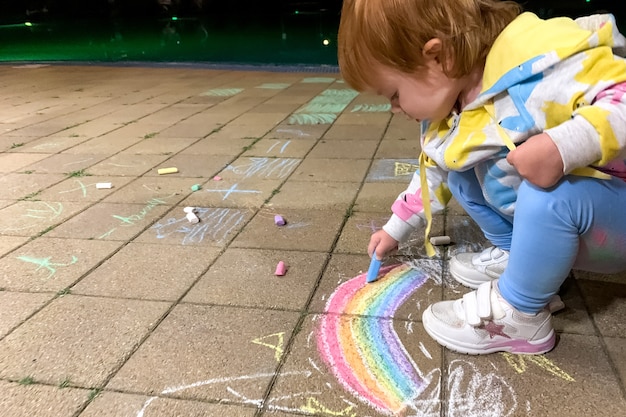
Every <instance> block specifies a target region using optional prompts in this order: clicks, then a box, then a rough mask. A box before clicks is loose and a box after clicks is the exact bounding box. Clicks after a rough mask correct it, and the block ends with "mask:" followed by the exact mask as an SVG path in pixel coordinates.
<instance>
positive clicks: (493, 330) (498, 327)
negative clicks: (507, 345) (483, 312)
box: [478, 320, 511, 339]
mask: <svg viewBox="0 0 626 417" xmlns="http://www.w3.org/2000/svg"><path fill="white" fill-rule="evenodd" d="M478 328H479V329H482V330H487V332H489V338H490V339H493V337H494V336H496V335H497V336H502V337H506V338H507V339H510V338H511V336H509V335H508V334H506V333H504V332H503V331H502V330H503V329H504V325H503V324H495V323H494V322H493V321H492V320H489V321H488V322H487V324H484V323H483V324H481V325H480V326H478Z"/></svg>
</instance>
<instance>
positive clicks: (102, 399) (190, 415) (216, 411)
mask: <svg viewBox="0 0 626 417" xmlns="http://www.w3.org/2000/svg"><path fill="white" fill-rule="evenodd" d="M255 412H256V407H254V408H253V407H252V406H248V407H242V406H233V405H227V404H216V403H206V402H200V401H189V400H176V399H171V398H167V397H158V396H153V397H148V396H146V395H136V394H124V393H118V392H103V393H101V394H99V395H98V396H97V397H96V398H95V400H93V401H92V402H91V403H89V405H88V406H87V408H86V409H85V411H83V412H82V413H81V414H80V415H81V417H119V416H128V417H140V416H142V417H172V416H181V417H182V416H185V417H206V416H232V417H254V415H255Z"/></svg>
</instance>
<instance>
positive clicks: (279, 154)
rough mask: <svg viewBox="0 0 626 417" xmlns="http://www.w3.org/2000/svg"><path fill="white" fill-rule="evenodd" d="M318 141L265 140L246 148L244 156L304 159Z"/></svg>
mask: <svg viewBox="0 0 626 417" xmlns="http://www.w3.org/2000/svg"><path fill="white" fill-rule="evenodd" d="M316 143H317V139H297V140H296V139H289V138H286V139H278V138H267V137H265V138H263V139H261V140H258V141H254V142H253V144H252V145H249V146H248V147H247V148H245V149H246V150H245V152H244V153H243V154H242V156H245V157H260V158H268V157H275V158H304V157H305V156H306V155H307V154H308V153H309V151H310V150H311V148H313V146H315V144H316Z"/></svg>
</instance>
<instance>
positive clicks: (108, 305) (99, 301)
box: [0, 295, 170, 387]
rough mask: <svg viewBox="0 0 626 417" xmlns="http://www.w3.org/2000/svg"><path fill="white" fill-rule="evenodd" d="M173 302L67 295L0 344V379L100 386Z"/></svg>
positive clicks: (48, 306) (47, 307) (0, 341)
mask: <svg viewBox="0 0 626 417" xmlns="http://www.w3.org/2000/svg"><path fill="white" fill-rule="evenodd" d="M169 306H170V303H164V302H156V301H139V300H123V299H111V298H94V297H82V296H75V295H64V296H62V297H59V298H57V299H56V300H54V301H53V302H52V303H50V304H48V305H47V306H46V307H45V308H44V309H43V310H41V311H39V312H38V313H37V314H36V315H34V316H33V317H32V318H31V319H30V320H28V321H27V322H26V323H24V324H22V325H21V326H20V327H18V328H17V329H15V330H14V331H13V332H11V333H10V334H9V335H8V336H6V337H5V338H4V339H2V340H0V378H3V379H9V380H12V381H19V380H21V379H23V378H27V377H29V378H32V379H33V380H34V381H37V382H42V383H46V384H51V385H55V386H58V385H59V384H60V383H61V382H63V381H67V383H69V384H70V385H77V386H83V387H98V386H101V385H102V384H103V383H104V382H105V381H106V380H107V379H108V377H109V375H110V374H112V373H113V372H115V371H116V370H117V368H118V367H119V366H120V364H121V363H123V362H124V361H125V360H126V358H127V357H128V356H129V355H130V354H131V353H132V351H133V350H134V349H135V347H136V346H137V345H138V344H139V342H140V341H141V340H142V338H143V337H145V336H146V335H147V334H148V332H149V331H150V330H151V329H152V328H153V327H154V326H155V325H156V323H157V322H158V320H159V318H160V317H161V316H162V315H163V314H164V313H165V312H166V311H167V309H168V308H169Z"/></svg>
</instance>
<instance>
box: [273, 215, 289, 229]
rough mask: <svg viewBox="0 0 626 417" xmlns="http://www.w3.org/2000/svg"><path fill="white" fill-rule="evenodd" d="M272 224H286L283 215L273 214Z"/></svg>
mask: <svg viewBox="0 0 626 417" xmlns="http://www.w3.org/2000/svg"><path fill="white" fill-rule="evenodd" d="M274 224H276V225H277V226H284V225H285V224H287V222H286V221H285V219H284V218H283V216H281V215H280V214H277V215H275V216H274Z"/></svg>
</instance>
